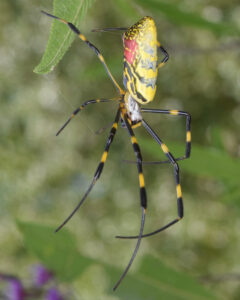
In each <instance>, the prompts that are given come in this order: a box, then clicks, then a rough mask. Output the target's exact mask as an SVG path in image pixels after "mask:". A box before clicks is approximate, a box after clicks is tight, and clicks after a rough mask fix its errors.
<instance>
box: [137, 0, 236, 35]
mask: <svg viewBox="0 0 240 300" xmlns="http://www.w3.org/2000/svg"><path fill="white" fill-rule="evenodd" d="M135 1H136V3H138V4H140V5H141V6H143V7H144V8H146V9H148V10H151V11H152V12H156V11H159V12H161V13H162V14H163V15H164V16H165V17H166V18H167V19H168V20H169V21H171V22H172V23H174V24H180V25H186V26H192V27H198V28H202V29H207V30H210V31H212V32H214V33H218V34H229V35H239V33H240V30H239V29H238V28H237V27H236V26H234V24H229V23H223V22H218V23H214V22H210V21H208V20H206V19H204V18H202V17H201V16H200V15H198V14H197V13H192V12H191V13H190V12H185V11H183V10H182V9H180V8H179V7H178V6H177V5H176V4H169V3H166V2H163V1H158V0H148V1H145V0H135Z"/></svg>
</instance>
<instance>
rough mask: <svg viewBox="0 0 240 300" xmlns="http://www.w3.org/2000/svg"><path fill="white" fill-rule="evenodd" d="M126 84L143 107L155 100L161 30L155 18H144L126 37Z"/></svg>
mask: <svg viewBox="0 0 240 300" xmlns="http://www.w3.org/2000/svg"><path fill="white" fill-rule="evenodd" d="M123 43H124V72H123V82H124V86H125V88H126V89H127V90H128V91H129V93H130V94H131V96H132V97H133V98H134V99H135V100H136V101H137V102H138V103H140V104H146V103H148V102H150V101H152V100H153V98H154V96H155V93H156V81H157V74H158V68H157V60H158V57H157V30H156V25H155V23H154V20H153V19H152V18H151V17H144V18H143V19H141V20H140V21H139V22H137V23H136V24H135V25H133V26H132V27H130V28H129V29H128V30H127V31H126V32H125V33H124V35H123Z"/></svg>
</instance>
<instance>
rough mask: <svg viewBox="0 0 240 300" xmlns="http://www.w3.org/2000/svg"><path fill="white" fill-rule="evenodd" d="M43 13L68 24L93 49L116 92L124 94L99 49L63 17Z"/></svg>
mask: <svg viewBox="0 0 240 300" xmlns="http://www.w3.org/2000/svg"><path fill="white" fill-rule="evenodd" d="M41 12H42V13H43V14H45V15H47V16H48V17H51V18H53V19H56V20H59V21H60V22H62V23H64V24H66V25H68V27H69V28H70V29H71V30H72V31H73V32H74V33H76V34H77V36H78V37H79V38H80V39H81V40H82V41H83V42H84V43H86V44H87V45H88V46H89V47H90V48H91V49H93V51H94V52H95V53H96V55H97V57H98V58H99V60H100V61H101V63H102V64H103V66H104V68H105V70H106V71H107V73H108V75H109V77H110V78H111V80H112V82H113V84H114V85H115V87H116V89H117V90H118V92H119V93H120V94H121V95H123V94H124V91H123V90H122V89H121V88H120V86H119V85H118V83H117V81H116V80H115V79H114V77H113V75H112V73H111V72H110V70H109V68H108V66H107V64H106V63H105V60H104V58H103V56H102V54H101V53H100V51H99V50H98V49H97V48H96V47H95V46H94V45H93V44H92V43H90V42H89V41H88V40H87V38H86V37H85V36H84V35H83V34H82V33H81V32H80V31H79V30H78V29H77V28H76V27H75V26H74V25H73V24H72V23H70V22H68V21H66V20H64V19H61V18H58V17H56V16H54V15H51V14H49V13H47V12H45V11H41Z"/></svg>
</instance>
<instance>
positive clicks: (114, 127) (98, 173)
mask: <svg viewBox="0 0 240 300" xmlns="http://www.w3.org/2000/svg"><path fill="white" fill-rule="evenodd" d="M119 118H120V109H118V111H117V115H116V117H115V120H114V123H113V125H112V128H111V130H110V133H109V136H108V140H107V143H106V146H105V149H104V152H103V154H102V158H101V161H100V163H99V165H98V167H97V170H96V172H95V174H94V177H93V180H92V182H91V184H90V186H89V188H88V190H87V191H86V193H85V194H84V196H83V198H82V199H81V201H80V202H79V203H78V205H77V206H76V208H75V209H74V210H73V211H72V213H71V214H70V215H69V216H68V217H67V218H66V220H65V221H64V222H63V223H62V224H61V225H60V226H58V228H57V229H56V230H55V232H58V231H59V230H60V229H61V228H62V227H63V226H64V225H65V224H66V223H67V222H68V221H69V220H70V219H71V218H72V216H73V215H74V214H75V213H76V211H77V210H78V209H79V208H80V206H81V205H82V204H83V202H84V201H85V200H86V198H87V196H88V194H89V193H90V192H91V190H92V188H93V187H94V185H95V183H96V182H97V180H98V179H99V177H100V176H101V173H102V170H103V167H104V164H105V162H106V159H107V155H108V151H109V148H110V145H111V143H112V142H113V139H114V136H115V133H116V131H117V127H118V122H119Z"/></svg>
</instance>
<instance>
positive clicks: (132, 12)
mask: <svg viewBox="0 0 240 300" xmlns="http://www.w3.org/2000/svg"><path fill="white" fill-rule="evenodd" d="M114 3H115V4H117V5H116V7H117V8H118V9H119V13H121V14H123V15H124V16H125V17H127V18H128V19H136V21H137V19H140V18H141V16H140V14H139V13H138V11H137V10H136V9H135V8H134V7H133V3H132V2H131V1H127V0H114ZM130 25H131V24H128V25H127V24H126V25H124V26H130Z"/></svg>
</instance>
